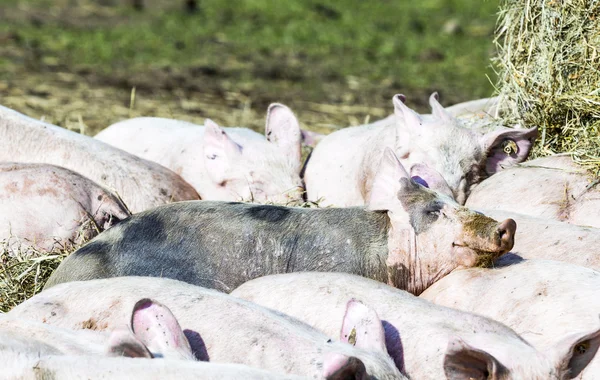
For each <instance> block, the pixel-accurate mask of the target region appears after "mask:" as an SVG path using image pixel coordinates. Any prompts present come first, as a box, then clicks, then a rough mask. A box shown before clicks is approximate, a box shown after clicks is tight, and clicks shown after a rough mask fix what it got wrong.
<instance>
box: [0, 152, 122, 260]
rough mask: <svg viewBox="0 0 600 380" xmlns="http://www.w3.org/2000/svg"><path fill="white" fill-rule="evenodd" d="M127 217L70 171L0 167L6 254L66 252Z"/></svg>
mask: <svg viewBox="0 0 600 380" xmlns="http://www.w3.org/2000/svg"><path fill="white" fill-rule="evenodd" d="M129 215H130V213H129V211H128V210H127V208H126V207H125V205H123V203H122V202H121V201H120V200H119V199H118V198H117V197H116V196H115V195H114V194H112V193H111V192H110V191H109V190H108V189H106V188H104V187H102V186H100V185H98V184H96V183H95V182H93V181H91V180H89V179H87V178H85V177H83V176H81V175H79V174H77V173H75V172H73V171H71V170H68V169H64V168H61V167H58V166H53V165H44V164H24V163H11V162H6V163H0V242H3V244H4V247H5V248H6V249H8V250H9V251H13V250H15V251H17V250H21V251H24V250H26V249H27V247H33V248H34V249H37V250H46V251H51V250H53V249H55V248H59V249H67V248H69V247H71V246H72V245H78V244H81V243H83V242H85V241H87V240H89V239H91V238H92V237H94V236H96V235H97V234H98V233H99V232H101V231H103V230H105V229H108V228H109V227H111V226H112V225H114V224H116V223H118V222H119V221H120V220H122V219H125V218H127V217H129Z"/></svg>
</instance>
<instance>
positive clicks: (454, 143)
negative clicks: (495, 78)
mask: <svg viewBox="0 0 600 380" xmlns="http://www.w3.org/2000/svg"><path fill="white" fill-rule="evenodd" d="M405 100H406V97H405V96H404V95H401V94H398V95H395V96H394V98H393V103H394V114H395V116H396V124H397V130H396V133H397V137H396V141H395V151H396V153H397V154H398V157H399V158H400V160H401V161H402V164H403V165H404V166H405V167H406V169H407V170H408V172H412V167H413V165H415V164H425V165H427V166H429V167H431V168H433V169H435V170H436V171H437V172H439V173H440V174H441V177H442V178H443V179H444V180H445V182H446V183H447V185H448V187H449V188H450V189H451V191H452V194H453V196H454V198H455V199H456V200H457V201H458V203H460V204H464V203H465V201H466V199H467V197H468V196H469V193H470V191H471V188H472V187H473V186H474V185H476V184H478V183H479V182H481V181H483V180H484V179H485V178H487V177H488V176H490V175H492V174H494V173H496V172H498V171H499V170H502V168H505V167H509V166H512V165H515V164H518V163H520V162H522V161H524V160H525V159H527V156H528V155H529V151H530V150H531V147H532V145H533V141H534V140H535V138H536V137H537V127H533V128H531V129H513V128H506V127H500V128H496V129H494V130H492V131H489V132H483V131H480V130H473V129H470V128H467V127H466V126H465V125H463V124H462V123H461V121H460V120H458V119H457V118H455V117H454V116H453V115H452V114H450V113H449V112H447V111H446V110H445V109H444V107H442V105H441V104H440V103H439V101H438V95H437V93H433V94H432V95H431V96H430V98H429V103H430V105H431V108H432V117H428V118H424V117H421V116H420V115H419V114H418V113H416V112H414V111H413V110H411V109H410V108H408V107H407V106H406V105H405V104H404V102H405ZM432 188H435V187H434V186H432Z"/></svg>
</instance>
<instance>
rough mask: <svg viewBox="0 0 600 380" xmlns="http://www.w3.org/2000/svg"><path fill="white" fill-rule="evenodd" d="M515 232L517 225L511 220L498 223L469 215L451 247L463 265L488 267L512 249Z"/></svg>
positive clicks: (486, 218)
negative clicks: (462, 260)
mask: <svg viewBox="0 0 600 380" xmlns="http://www.w3.org/2000/svg"><path fill="white" fill-rule="evenodd" d="M516 230H517V223H516V222H515V221H514V220H512V219H506V220H505V221H503V222H500V223H498V222H497V221H496V220H494V219H492V218H488V217H487V216H485V215H481V214H476V215H470V216H469V217H467V219H466V220H464V224H463V230H462V233H461V235H460V238H459V239H457V240H456V241H455V242H454V243H453V247H454V249H455V250H456V252H457V253H460V256H461V257H462V258H463V259H464V263H465V265H467V266H474V265H477V266H488V265H489V264H491V263H492V262H493V260H495V259H497V258H498V257H500V256H501V255H503V254H505V253H507V252H508V251H510V250H511V249H512V248H513V245H514V240H515V232H516Z"/></svg>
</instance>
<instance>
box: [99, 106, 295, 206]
mask: <svg viewBox="0 0 600 380" xmlns="http://www.w3.org/2000/svg"><path fill="white" fill-rule="evenodd" d="M265 135H266V136H262V135H260V134H258V133H256V132H254V131H252V130H250V129H247V128H221V127H219V126H218V125H217V124H215V123H214V122H213V121H211V120H209V119H207V120H206V122H205V125H204V126H201V125H196V124H192V123H188V122H185V121H181V120H173V119H164V118H158V117H138V118H135V119H129V120H124V121H121V122H118V123H116V124H113V125H111V126H109V127H108V128H106V129H105V130H103V131H102V132H100V133H98V134H97V135H96V139H98V140H100V141H103V142H105V143H108V144H111V145H113V146H115V147H117V148H120V149H123V150H125V151H127V152H129V153H132V154H135V155H137V156H139V157H142V158H144V159H147V160H152V161H155V162H157V163H159V164H161V165H164V166H166V167H168V168H169V169H171V170H173V171H174V172H176V173H178V174H180V175H181V176H182V177H183V178H184V179H185V180H186V181H188V182H189V183H190V184H192V186H194V187H195V188H196V190H197V191H198V193H199V194H200V196H201V197H202V199H205V200H225V201H239V200H246V201H256V202H259V203H265V202H276V203H283V204H286V203H289V202H293V201H299V200H301V199H302V193H303V184H302V180H301V179H300V169H301V166H302V165H301V161H300V155H301V141H302V138H303V137H302V133H301V131H300V125H299V123H298V120H297V119H296V116H295V115H294V114H293V113H292V111H291V110H290V109H289V108H288V107H286V106H284V105H282V104H277V103H274V104H271V105H270V106H269V109H268V113H267V123H266V127H265ZM265 137H266V138H265Z"/></svg>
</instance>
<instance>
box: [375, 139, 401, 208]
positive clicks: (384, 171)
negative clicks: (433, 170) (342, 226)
mask: <svg viewBox="0 0 600 380" xmlns="http://www.w3.org/2000/svg"><path fill="white" fill-rule="evenodd" d="M402 178H407V179H408V178H410V177H409V175H408V173H407V172H406V170H405V169H404V166H402V164H401V163H400V161H399V160H398V157H396V155H395V154H394V151H392V150H391V149H390V148H385V151H384V152H383V158H382V159H381V165H379V171H378V172H377V174H376V175H375V180H374V181H373V187H372V189H371V195H370V197H369V202H368V204H367V209H369V210H372V211H389V210H390V208H391V207H393V205H394V204H396V203H397V202H398V196H397V194H398V191H399V190H400V180H401V179H402Z"/></svg>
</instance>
